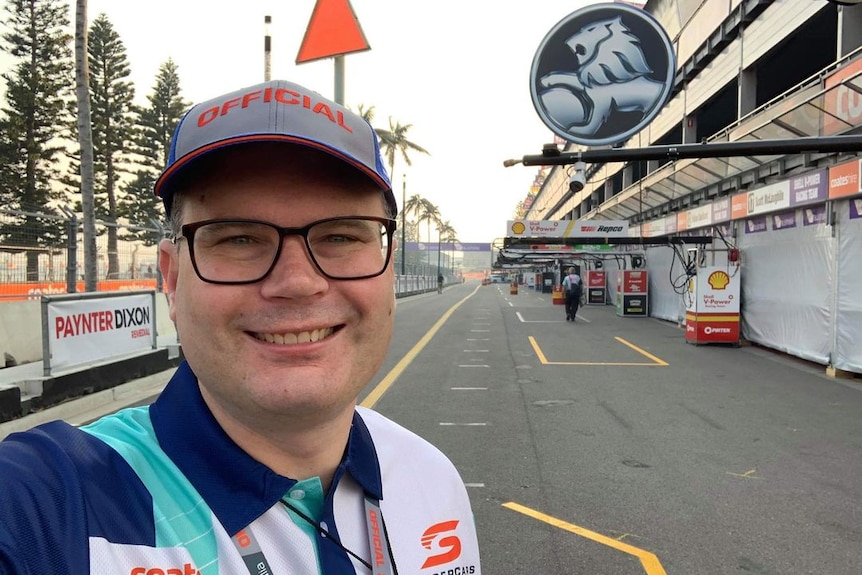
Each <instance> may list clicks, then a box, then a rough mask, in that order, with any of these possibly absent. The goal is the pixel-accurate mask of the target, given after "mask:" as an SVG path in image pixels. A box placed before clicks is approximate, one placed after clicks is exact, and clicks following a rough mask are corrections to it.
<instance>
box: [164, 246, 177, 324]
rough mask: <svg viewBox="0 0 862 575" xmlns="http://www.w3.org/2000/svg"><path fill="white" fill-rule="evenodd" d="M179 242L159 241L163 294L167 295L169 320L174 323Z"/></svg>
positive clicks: (175, 319)
mask: <svg viewBox="0 0 862 575" xmlns="http://www.w3.org/2000/svg"><path fill="white" fill-rule="evenodd" d="M179 263H180V262H179V244H175V243H173V242H172V241H171V240H169V239H167V238H165V239H163V240H162V241H160V242H159V271H160V272H161V273H162V278H163V280H164V282H163V284H162V285H163V286H164V288H163V289H164V290H165V294H166V295H167V296H168V313H169V314H170V318H171V321H173V322H174V323H176V321H177V318H176V309H174V295H175V294H176V291H177V276H178V275H179Z"/></svg>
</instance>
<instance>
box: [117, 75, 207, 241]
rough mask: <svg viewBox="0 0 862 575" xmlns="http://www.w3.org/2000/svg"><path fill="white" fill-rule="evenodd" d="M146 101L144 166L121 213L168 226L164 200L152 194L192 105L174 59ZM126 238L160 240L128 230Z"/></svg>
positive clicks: (141, 142)
mask: <svg viewBox="0 0 862 575" xmlns="http://www.w3.org/2000/svg"><path fill="white" fill-rule="evenodd" d="M147 100H149V103H150V105H149V107H147V108H144V109H141V110H139V111H138V127H139V130H140V132H139V139H138V142H137V144H138V152H137V153H138V154H139V155H141V156H142V158H143V166H142V167H141V169H139V170H138V171H137V172H136V173H135V177H134V179H133V180H132V181H131V182H130V183H129V184H128V185H127V186H125V187H124V188H123V191H124V195H123V198H122V199H121V207H120V212H121V215H123V216H124V217H126V218H128V220H129V221H131V222H136V223H139V224H143V225H146V224H148V223H149V222H151V221H156V222H161V224H162V225H166V220H167V218H166V217H165V213H164V210H163V209H162V203H161V200H159V199H158V198H157V197H155V195H154V194H153V184H154V183H155V181H156V178H157V177H158V174H159V172H161V170H162V169H164V167H165V163H166V161H167V157H168V150H169V149H170V145H171V137H172V136H173V133H174V130H175V129H176V127H177V124H179V122H180V119H182V116H183V114H184V113H185V111H186V109H188V108H189V106H190V104H189V103H187V102H186V101H185V100H183V98H182V96H181V89H180V78H179V75H178V73H177V65H176V64H175V63H174V61H173V60H171V59H168V60H167V62H165V63H164V64H162V65H161V66H160V67H159V72H158V74H157V75H156V83H155V85H154V86H153V92H152V94H150V95H149V96H147ZM123 239H129V240H139V241H143V242H144V243H145V244H146V245H152V244H154V243H156V242H158V240H159V239H160V238H158V237H154V235H153V234H152V233H151V232H147V231H146V230H135V229H129V233H128V235H126V236H123Z"/></svg>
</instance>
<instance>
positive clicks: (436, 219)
mask: <svg viewBox="0 0 862 575" xmlns="http://www.w3.org/2000/svg"><path fill="white" fill-rule="evenodd" d="M419 221H420V222H426V223H427V224H428V236H427V237H428V243H429V244H430V243H431V224H435V225H437V224H439V223H440V208H438V207H437V206H435V205H434V204H432V203H431V201H430V200H426V199H424V198H423V199H422V211H421V213H420V214H419Z"/></svg>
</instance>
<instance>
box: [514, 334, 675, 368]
mask: <svg viewBox="0 0 862 575" xmlns="http://www.w3.org/2000/svg"><path fill="white" fill-rule="evenodd" d="M527 339H529V340H530V345H532V346H533V351H535V352H536V356H537V357H538V358H539V361H540V362H541V363H542V365H594V366H611V367H667V366H668V365H669V364H668V363H667V362H666V361H663V360H661V359H659V358H657V357H656V356H654V355H652V354H650V353H649V352H646V351H644V350H642V349H640V348H639V347H637V346H636V345H634V344H631V343H629V342H627V341H626V340H624V339H622V338H620V337H617V338H614V339H616V340H618V341H619V342H620V343H623V344H625V345H627V346H629V347H630V348H632V349H634V350H635V351H637V352H639V353H641V354H643V355H645V356H646V357H648V358H650V359H652V360H653V362H652V363H644V362H626V361H548V358H547V357H545V354H544V353H543V352H542V350H541V348H540V347H539V344H538V343H537V342H536V338H534V337H533V336H531V335H529V336H527Z"/></svg>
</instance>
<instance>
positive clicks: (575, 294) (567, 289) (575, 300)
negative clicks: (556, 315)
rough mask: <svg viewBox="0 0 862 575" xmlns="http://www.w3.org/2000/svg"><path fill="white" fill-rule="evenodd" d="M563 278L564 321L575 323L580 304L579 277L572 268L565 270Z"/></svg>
mask: <svg viewBox="0 0 862 575" xmlns="http://www.w3.org/2000/svg"><path fill="white" fill-rule="evenodd" d="M566 272H567V273H566V277H564V278H563V292H564V293H565V294H566V302H565V303H566V321H575V318H576V317H577V315H578V306H579V305H580V303H581V276H579V275H578V274H577V273H576V272H575V268H574V267H570V268H569V269H568V270H566Z"/></svg>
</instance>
